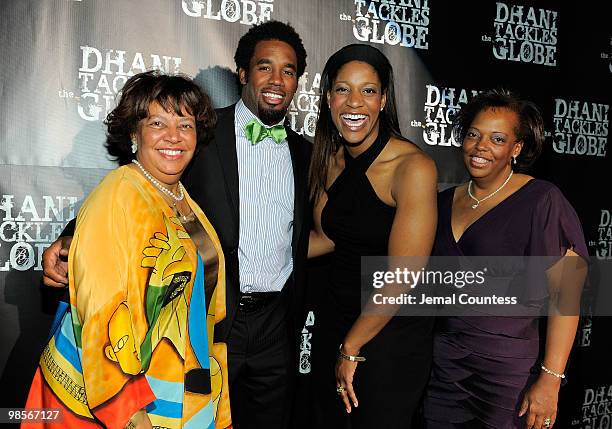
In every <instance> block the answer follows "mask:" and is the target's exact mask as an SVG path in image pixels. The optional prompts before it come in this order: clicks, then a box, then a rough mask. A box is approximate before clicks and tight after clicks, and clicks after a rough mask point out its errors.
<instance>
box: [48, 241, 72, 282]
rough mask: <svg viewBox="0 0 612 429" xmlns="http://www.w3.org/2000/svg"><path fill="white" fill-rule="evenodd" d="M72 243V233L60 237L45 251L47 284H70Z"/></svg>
mask: <svg viewBox="0 0 612 429" xmlns="http://www.w3.org/2000/svg"><path fill="white" fill-rule="evenodd" d="M71 243H72V236H71V235H70V236H64V237H60V238H58V239H57V240H55V241H54V242H53V243H51V245H50V246H49V247H48V248H47V249H45V251H44V252H43V257H42V265H43V284H44V285H45V286H50V287H66V286H68V251H69V250H70V244H71Z"/></svg>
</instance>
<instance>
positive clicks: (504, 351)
mask: <svg viewBox="0 0 612 429" xmlns="http://www.w3.org/2000/svg"><path fill="white" fill-rule="evenodd" d="M454 191H455V188H452V189H448V190H446V191H444V192H441V193H440V194H439V196H438V216H439V218H438V219H439V222H438V231H437V234H436V241H435V244H434V249H433V255H438V256H459V255H466V256H562V255H564V254H565V252H566V250H567V249H568V248H571V249H573V250H574V252H576V253H577V254H578V255H580V256H582V257H584V258H585V259H588V251H587V248H586V244H585V242H584V235H583V232H582V227H581V225H580V221H579V220H578V216H577V215H576V212H575V211H574V209H573V208H572V206H571V205H570V204H569V202H568V201H567V200H566V199H565V197H564V196H563V194H562V193H561V191H560V190H559V189H558V188H557V187H556V186H555V185H553V184H552V183H549V182H546V181H543V180H532V181H530V182H528V183H527V184H525V185H524V186H523V187H522V188H520V189H519V190H517V191H516V192H515V193H514V194H512V195H510V196H509V197H508V198H506V199H505V200H504V201H502V202H501V203H499V204H498V205H497V206H496V207H494V208H493V209H491V210H490V211H489V212H487V213H486V214H484V215H483V216H482V217H481V218H479V219H478V220H477V221H476V222H474V223H473V224H472V225H471V226H469V227H468V228H467V229H466V230H465V232H464V233H463V235H462V236H461V238H460V239H459V241H458V242H457V241H455V238H454V237H453V233H452V229H451V210H452V202H453V195H454ZM543 293H545V291H544V292H542V291H541V290H540V291H537V290H531V291H530V290H528V291H526V292H525V294H526V296H527V297H528V298H532V299H534V300H538V299H541V298H542V296H541V295H542V294H543ZM538 322H539V318H536V317H512V318H510V317H496V316H490V317H489V316H486V317H478V316H476V317H446V318H440V320H438V323H437V327H436V334H435V338H434V356H433V367H432V374H431V379H430V382H429V385H428V387H427V392H426V396H425V419H426V422H427V428H435V429H443V428H496V429H506V428H519V427H523V425H524V423H523V422H522V421H521V420H519V419H518V417H517V415H518V409H519V407H520V404H521V401H522V399H523V395H524V392H525V391H526V389H527V388H528V387H529V386H530V385H531V383H533V382H534V381H535V378H536V377H537V375H538V372H539V371H531V370H532V368H534V366H535V365H537V363H538V358H539V356H540V352H541V350H540V339H539V328H538Z"/></svg>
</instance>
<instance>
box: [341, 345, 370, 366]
mask: <svg viewBox="0 0 612 429" xmlns="http://www.w3.org/2000/svg"><path fill="white" fill-rule="evenodd" d="M342 346H343V344H340V349H339V350H338V357H339V358H341V359H344V360H348V361H350V362H365V360H366V358H364V357H363V356H353V355H347V354H346V353H344V352H343V351H342Z"/></svg>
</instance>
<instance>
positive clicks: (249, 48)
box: [234, 21, 306, 78]
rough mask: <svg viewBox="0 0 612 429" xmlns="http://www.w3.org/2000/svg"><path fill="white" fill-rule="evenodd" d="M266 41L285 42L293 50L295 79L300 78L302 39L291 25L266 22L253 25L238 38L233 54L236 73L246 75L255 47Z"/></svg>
mask: <svg viewBox="0 0 612 429" xmlns="http://www.w3.org/2000/svg"><path fill="white" fill-rule="evenodd" d="M267 40H278V41H281V42H285V43H287V44H288V45H289V46H291V47H292V48H293V50H294V51H295V56H296V57H297V77H298V78H299V77H300V76H302V74H303V73H304V70H305V69H306V49H304V44H303V43H302V39H301V38H300V36H299V35H298V34H297V33H296V31H295V29H294V28H293V27H292V26H291V25H289V24H285V23H284V22H280V21H267V22H264V23H262V24H259V25H254V26H253V27H251V28H250V30H249V31H247V33H246V34H245V35H244V36H242V37H241V38H240V41H239V42H238V47H237V48H236V53H235V54H234V61H235V62H236V69H237V71H239V70H240V69H244V70H245V71H246V72H247V74H248V72H249V65H250V61H251V58H252V57H253V55H254V53H255V46H256V45H257V43H259V42H261V41H267Z"/></svg>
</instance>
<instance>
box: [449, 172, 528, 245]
mask: <svg viewBox="0 0 612 429" xmlns="http://www.w3.org/2000/svg"><path fill="white" fill-rule="evenodd" d="M535 181H536V179H535V178H534V179H530V180H529V181H527V182H526V183H525V184H523V186H521V187H520V188H518V189H517V190H516V191H514V192H513V193H511V194H510V195H508V196H507V197H506V198H504V199H503V200H501V201H500V202H499V203H497V204H496V205H495V206H493V207H491V209H490V210H488V211H487V212H486V213H484V214H483V215H482V216H480V217H479V218H477V219H476V220H474V221H473V222H472V223H471V224H469V225H468V227H467V228H465V229H464V230H463V233H462V234H461V236H460V237H459V239H456V238H455V234H454V232H453V223H452V222H453V201H454V200H455V192H456V191H457V187H456V186H455V187H454V188H453V192H452V193H451V199H450V210H449V211H448V226H449V230H450V235H451V238H452V239H453V242H454V243H455V244H456V245H459V243H461V240H463V237H465V235H466V234H467V233H468V232H470V231H471V230H472V229H474V228H475V227H476V226H478V224H480V223H482V222H481V220H482V219H486V218H488V217H490V216H489V215H490V214H491V213H493V212H496V211H498V207H500V206H502V207H503V206H504V205H506V204H507V202H508V201H512V200H513V199H514V198H516V196H517V195H519V194H520V193H521V191H522V190H523V189H525V188H527V187H529V186H530V184H531V183H532V182H535Z"/></svg>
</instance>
